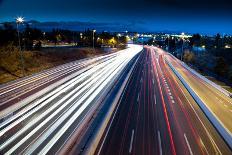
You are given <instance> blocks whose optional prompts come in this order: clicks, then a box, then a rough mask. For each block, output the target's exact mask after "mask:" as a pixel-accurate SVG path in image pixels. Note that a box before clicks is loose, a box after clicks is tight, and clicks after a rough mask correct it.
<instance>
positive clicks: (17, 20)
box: [16, 17, 25, 76]
mask: <svg viewBox="0 0 232 155" xmlns="http://www.w3.org/2000/svg"><path fill="white" fill-rule="evenodd" d="M23 22H24V18H23V17H17V18H16V25H17V32H18V41H19V51H20V60H21V65H22V73H23V76H25V70H24V60H23V51H22V48H21V41H20V33H19V25H20V24H22V23H23Z"/></svg>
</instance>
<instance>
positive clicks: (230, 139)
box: [165, 59, 232, 149]
mask: <svg viewBox="0 0 232 155" xmlns="http://www.w3.org/2000/svg"><path fill="white" fill-rule="evenodd" d="M165 61H166V62H167V64H168V65H169V67H170V68H171V69H172V71H173V72H174V74H175V75H176V76H177V77H178V78H179V80H180V81H181V83H182V84H183V85H184V86H185V88H186V89H187V91H188V92H189V93H190V95H191V96H192V97H193V99H194V100H195V101H196V103H197V104H198V105H199V107H200V108H201V109H202V111H203V112H204V113H205V115H206V117H207V118H208V119H209V120H210V122H211V123H212V124H213V126H214V127H215V128H216V129H217V131H218V132H219V134H220V135H221V136H222V137H223V139H224V140H225V141H226V143H227V144H228V145H229V147H230V148H231V149H232V134H231V132H230V131H229V130H228V129H227V128H226V127H225V126H224V125H223V123H222V122H221V121H220V120H219V119H218V118H217V116H216V115H215V114H214V113H213V112H212V111H211V110H210V108H208V106H207V105H206V104H205V103H204V102H203V101H202V100H201V98H200V97H199V96H198V94H197V93H196V92H195V91H194V90H193V89H192V88H191V87H190V86H189V85H188V83H187V82H186V81H185V80H184V78H183V77H182V76H181V75H180V73H179V72H178V71H177V70H176V69H175V68H174V67H173V65H172V64H171V63H170V62H168V61H167V60H166V59H165Z"/></svg>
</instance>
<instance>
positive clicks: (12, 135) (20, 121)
mask: <svg viewBox="0 0 232 155" xmlns="http://www.w3.org/2000/svg"><path fill="white" fill-rule="evenodd" d="M141 50H142V47H141V46H139V45H130V46H129V48H127V49H125V50H122V51H119V52H117V53H113V54H109V55H105V56H100V57H97V58H93V59H89V60H85V61H81V62H77V63H70V64H67V65H64V66H61V67H58V68H55V69H52V70H48V71H46V72H43V73H40V74H37V75H34V76H32V77H28V78H25V79H22V80H18V81H15V82H12V83H9V84H7V85H4V86H2V87H1V93H2V95H3V97H2V101H1V105H2V106H3V108H2V109H1V116H2V118H1V124H0V152H1V153H6V154H22V153H25V154H34V153H41V154H46V153H48V154H50V153H56V152H58V151H59V150H60V149H61V148H62V147H63V146H64V144H65V143H66V141H67V140H68V139H69V138H70V137H71V136H72V133H73V132H75V130H76V129H77V128H79V127H80V126H82V124H83V123H86V122H85V118H88V117H91V115H92V112H93V111H94V109H95V108H96V107H97V106H98V105H96V103H98V102H99V100H101V98H102V95H104V92H105V91H107V90H109V89H111V87H112V86H113V85H114V83H115V81H116V80H117V78H118V77H119V75H120V74H122V72H123V71H124V69H125V68H126V67H127V66H128V63H129V62H130V61H131V60H132V59H133V58H134V57H135V56H136V55H137V54H138V53H139V52H140V51H141ZM81 66H84V68H81ZM78 68H79V69H78ZM75 69H76V71H75V73H73V74H74V75H75V76H72V78H67V77H66V78H67V79H66V78H63V79H66V81H65V82H63V83H62V84H60V85H58V86H57V87H55V88H54V89H52V90H51V91H48V92H46V93H44V94H43V95H41V96H37V98H36V100H33V101H31V102H29V103H27V102H26V101H25V100H27V98H28V97H29V98H30V95H29V96H28V97H26V99H25V100H22V102H20V103H14V104H9V105H8V103H10V101H11V99H10V98H9V97H8V96H11V94H14V93H12V92H16V93H18V94H19V95H21V94H24V91H23V90H24V89H25V92H26V88H28V89H33V90H32V91H33V92H36V90H35V89H36V88H35V87H36V86H39V85H40V84H37V82H38V83H39V81H40V79H42V81H46V78H45V79H44V78H43V76H45V77H49V78H51V79H52V78H53V77H54V78H55V77H60V76H62V75H63V74H67V73H66V72H69V71H70V70H75ZM62 73H63V74H62ZM73 74H72V75H73ZM66 76H67V75H66ZM33 85H34V87H33ZM48 86H49V85H47V87H48ZM21 89H22V90H21ZM8 94H9V95H8ZM12 96H13V95H12ZM5 98H6V99H5ZM8 100H9V102H5V101H8ZM24 101H25V102H26V103H24ZM27 101H28V100H27ZM20 104H22V105H20ZM5 105H6V106H5ZM11 107H13V108H12V109H11ZM4 108H5V109H4ZM9 109H10V110H9ZM6 110H7V111H10V115H9V114H8V115H7V116H6V115H4V114H5V111H6ZM2 111H3V112H2Z"/></svg>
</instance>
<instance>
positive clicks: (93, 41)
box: [93, 30, 96, 50]
mask: <svg viewBox="0 0 232 155" xmlns="http://www.w3.org/2000/svg"><path fill="white" fill-rule="evenodd" d="M95 32H96V30H93V50H94V33H95Z"/></svg>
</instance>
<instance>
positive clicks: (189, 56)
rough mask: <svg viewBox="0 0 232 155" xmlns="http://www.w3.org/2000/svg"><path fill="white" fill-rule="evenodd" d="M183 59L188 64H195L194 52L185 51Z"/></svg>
mask: <svg viewBox="0 0 232 155" xmlns="http://www.w3.org/2000/svg"><path fill="white" fill-rule="evenodd" d="M183 59H184V61H185V62H187V63H194V62H195V55H194V53H193V52H190V51H185V53H184V56H183Z"/></svg>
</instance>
